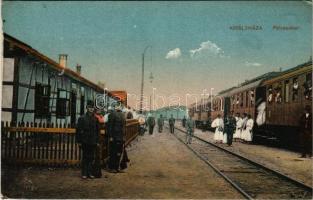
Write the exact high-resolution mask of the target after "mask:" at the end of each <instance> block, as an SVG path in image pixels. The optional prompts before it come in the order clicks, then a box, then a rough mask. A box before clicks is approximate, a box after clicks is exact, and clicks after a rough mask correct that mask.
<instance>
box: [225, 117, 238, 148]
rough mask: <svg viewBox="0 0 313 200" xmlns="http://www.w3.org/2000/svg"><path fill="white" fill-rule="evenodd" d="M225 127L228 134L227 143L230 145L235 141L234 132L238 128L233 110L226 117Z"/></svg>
mask: <svg viewBox="0 0 313 200" xmlns="http://www.w3.org/2000/svg"><path fill="white" fill-rule="evenodd" d="M224 129H225V133H226V135H227V144H228V146H231V145H232V143H233V134H234V132H235V130H236V119H235V117H234V112H233V111H231V112H230V113H229V114H227V116H226V117H225V121H224Z"/></svg>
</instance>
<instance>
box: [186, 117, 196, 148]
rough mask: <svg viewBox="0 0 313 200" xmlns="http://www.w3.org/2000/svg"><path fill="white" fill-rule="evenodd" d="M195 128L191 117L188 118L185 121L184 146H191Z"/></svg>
mask: <svg viewBox="0 0 313 200" xmlns="http://www.w3.org/2000/svg"><path fill="white" fill-rule="evenodd" d="M195 126H196V124H195V121H194V120H192V118H191V116H189V117H188V119H187V120H186V130H187V134H186V144H191V142H192V137H193V135H194V132H195Z"/></svg>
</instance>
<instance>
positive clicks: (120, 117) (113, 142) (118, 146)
mask: <svg viewBox="0 0 313 200" xmlns="http://www.w3.org/2000/svg"><path fill="white" fill-rule="evenodd" d="M125 125H126V120H125V115H124V113H123V112H122V108H121V106H120V105H115V109H114V111H113V112H112V113H111V114H110V115H109V119H108V134H109V166H108V168H109V172H112V173H116V172H119V166H120V160H121V155H122V153H123V148H124V146H123V145H124V131H125Z"/></svg>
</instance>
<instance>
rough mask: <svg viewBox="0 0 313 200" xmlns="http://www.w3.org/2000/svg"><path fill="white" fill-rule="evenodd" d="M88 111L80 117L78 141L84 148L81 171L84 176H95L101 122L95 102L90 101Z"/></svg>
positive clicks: (77, 131)
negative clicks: (96, 114)
mask: <svg viewBox="0 0 313 200" xmlns="http://www.w3.org/2000/svg"><path fill="white" fill-rule="evenodd" d="M86 109H87V112H86V114H84V115H83V116H81V117H80V118H79V119H78V123H77V129H76V141H77V143H78V144H79V145H80V146H81V149H82V154H83V158H82V163H81V169H82V171H81V173H82V178H83V179H86V178H87V177H89V178H92V179H93V178H94V175H93V173H92V164H93V162H94V160H95V150H96V147H97V145H99V124H98V121H97V119H96V117H95V115H94V103H93V101H88V102H87V106H86Z"/></svg>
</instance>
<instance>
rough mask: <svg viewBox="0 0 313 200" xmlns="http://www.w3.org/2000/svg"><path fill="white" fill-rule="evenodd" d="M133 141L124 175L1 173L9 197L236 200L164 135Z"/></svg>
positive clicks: (221, 181)
mask: <svg viewBox="0 0 313 200" xmlns="http://www.w3.org/2000/svg"><path fill="white" fill-rule="evenodd" d="M166 132H167V129H165V130H164V133H161V134H160V133H154V135H145V136H139V137H138V139H137V140H136V141H134V142H133V143H132V145H131V146H130V147H129V149H128V152H129V157H130V159H131V163H130V166H129V168H128V169H127V170H126V171H125V173H118V174H111V173H108V172H106V171H105V170H102V173H103V177H102V178H100V179H95V180H90V179H88V180H82V179H81V178H80V170H79V169H73V168H71V169H50V168H45V169H39V168H22V169H14V168H7V167H3V168H2V184H1V187H2V195H4V196H5V197H9V198H124V199H125V198H127V199H130V198H145V199H148V198H149V199H151V198H153V199H155V198H157V199H164V198H167V199H173V198H180V199H190V198H193V199H208V198H209V199H221V198H222V199H238V198H242V196H241V195H240V194H239V193H238V192H237V191H236V190H235V189H233V188H232V187H231V186H230V185H229V183H227V182H226V181H225V180H224V179H222V178H221V177H220V176H219V175H218V174H216V173H215V172H214V171H213V170H212V169H211V168H210V167H208V166H207V165H206V164H205V163H204V162H203V161H201V160H200V159H198V158H197V157H196V156H195V155H194V154H193V153H192V152H191V151H190V150H188V149H187V148H186V147H185V146H184V145H183V144H181V143H180V142H179V141H178V140H177V139H176V138H174V136H172V135H170V134H169V133H166Z"/></svg>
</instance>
